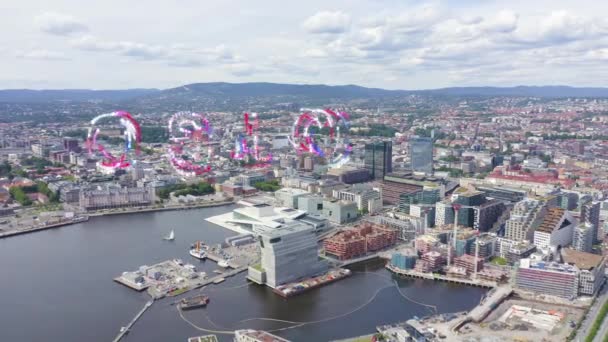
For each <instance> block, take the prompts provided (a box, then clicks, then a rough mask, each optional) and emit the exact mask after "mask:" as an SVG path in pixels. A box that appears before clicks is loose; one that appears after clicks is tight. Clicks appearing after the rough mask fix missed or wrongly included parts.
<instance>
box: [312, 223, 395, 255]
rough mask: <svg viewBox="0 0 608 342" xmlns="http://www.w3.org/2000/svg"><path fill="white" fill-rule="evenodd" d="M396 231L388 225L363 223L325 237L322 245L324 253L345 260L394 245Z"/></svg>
mask: <svg viewBox="0 0 608 342" xmlns="http://www.w3.org/2000/svg"><path fill="white" fill-rule="evenodd" d="M397 233H398V232H397V230H395V229H392V228H390V227H388V226H383V225H378V224H373V223H363V224H361V225H359V226H355V227H354V229H351V230H348V231H343V232H340V233H338V234H336V235H334V236H332V237H330V238H328V239H326V240H325V241H324V242H323V247H324V248H325V253H327V254H329V255H332V256H335V257H336V258H338V259H340V260H347V259H352V258H356V257H359V256H363V255H365V254H366V253H368V252H374V251H378V250H380V249H383V248H386V247H388V246H392V245H394V244H395V242H396V241H397Z"/></svg>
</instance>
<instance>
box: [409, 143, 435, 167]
mask: <svg viewBox="0 0 608 342" xmlns="http://www.w3.org/2000/svg"><path fill="white" fill-rule="evenodd" d="M409 155H410V160H411V165H412V172H419V173H424V174H426V175H431V174H433V139H431V138H423V137H416V138H412V139H411V140H410V151H409Z"/></svg>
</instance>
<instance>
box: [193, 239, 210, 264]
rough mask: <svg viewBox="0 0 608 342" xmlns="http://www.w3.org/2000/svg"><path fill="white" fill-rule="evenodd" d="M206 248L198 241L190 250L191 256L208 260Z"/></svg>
mask: <svg viewBox="0 0 608 342" xmlns="http://www.w3.org/2000/svg"><path fill="white" fill-rule="evenodd" d="M205 247H206V246H203V245H202V244H201V242H200V241H196V244H194V246H193V247H192V248H191V249H190V255H192V256H193V257H195V258H197V259H200V260H203V259H205V258H207V252H206V248H205Z"/></svg>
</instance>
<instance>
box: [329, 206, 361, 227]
mask: <svg viewBox="0 0 608 342" xmlns="http://www.w3.org/2000/svg"><path fill="white" fill-rule="evenodd" d="M323 216H325V217H326V218H327V219H328V220H329V221H330V222H333V223H339V224H342V223H346V222H351V221H353V220H355V219H356V218H357V217H358V216H359V211H358V209H357V204H356V203H354V202H348V201H339V200H323Z"/></svg>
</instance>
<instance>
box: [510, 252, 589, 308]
mask: <svg viewBox="0 0 608 342" xmlns="http://www.w3.org/2000/svg"><path fill="white" fill-rule="evenodd" d="M578 273H579V270H578V268H577V267H576V266H571V265H568V264H559V263H554V262H551V263H546V262H542V261H535V260H531V259H522V260H521V262H520V266H519V268H518V269H517V275H516V280H515V283H516V286H517V287H518V288H520V289H522V290H526V291H531V292H534V293H538V294H544V295H552V296H557V297H562V298H566V299H574V298H576V297H577V295H578V282H579V281H578Z"/></svg>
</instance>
